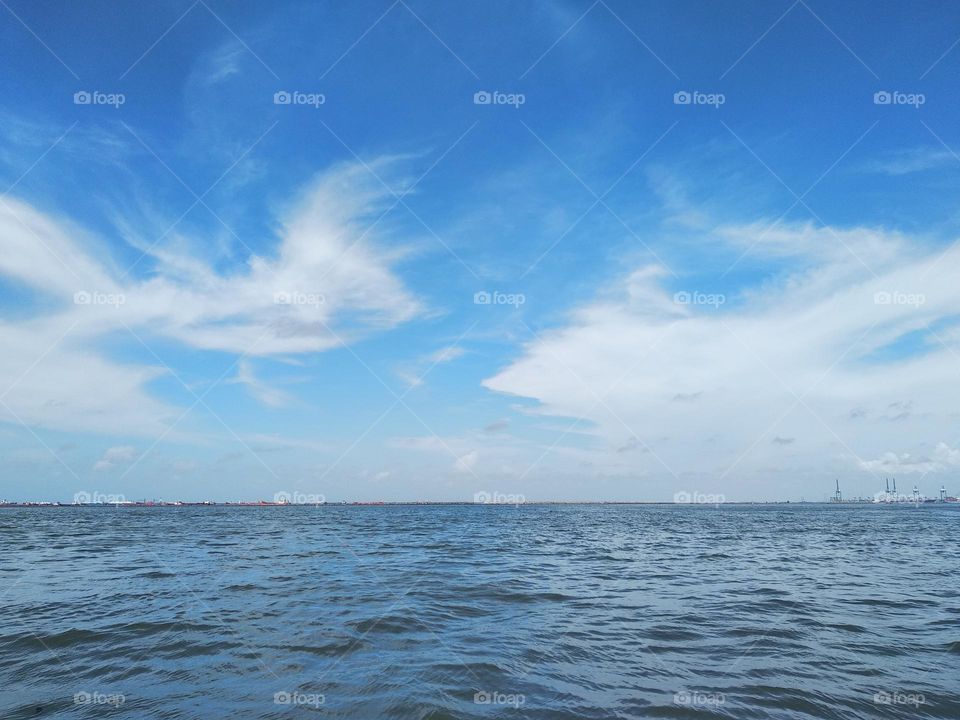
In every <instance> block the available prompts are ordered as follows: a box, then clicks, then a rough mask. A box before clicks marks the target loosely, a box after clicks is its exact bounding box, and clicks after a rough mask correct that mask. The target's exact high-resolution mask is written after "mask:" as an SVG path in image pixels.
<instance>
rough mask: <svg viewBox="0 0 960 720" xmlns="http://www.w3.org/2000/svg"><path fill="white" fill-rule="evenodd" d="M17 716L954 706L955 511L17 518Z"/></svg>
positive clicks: (909, 714)
mask: <svg viewBox="0 0 960 720" xmlns="http://www.w3.org/2000/svg"><path fill="white" fill-rule="evenodd" d="M0 541H2V545H0V547H2V548H3V553H2V557H0V717H3V718H21V717H23V718H27V717H30V718H33V717H56V718H93V717H97V718H120V717H129V718H170V719H173V718H228V717H229V718H293V717H316V718H322V717H336V718H364V719H367V718H371V719H375V718H495V717H496V718H501V717H502V718H551V719H552V718H709V717H722V718H737V719H738V720H739V719H746V718H843V719H845V720H846V719H850V718H897V717H904V718H951V719H954V720H955V719H956V718H960V698H958V693H960V581H958V573H957V565H958V547H960V507H949V506H939V507H932V506H927V507H919V508H913V507H830V506H805V507H797V506H792V507H784V506H768V507H731V506H727V507H720V508H714V507H691V506H686V507H670V506H663V507H660V506H644V507H638V506H521V507H503V506H449V507H439V506H433V507H409V506H394V507H274V508H126V509H110V508H74V507H65V508H46V509H4V510H0Z"/></svg>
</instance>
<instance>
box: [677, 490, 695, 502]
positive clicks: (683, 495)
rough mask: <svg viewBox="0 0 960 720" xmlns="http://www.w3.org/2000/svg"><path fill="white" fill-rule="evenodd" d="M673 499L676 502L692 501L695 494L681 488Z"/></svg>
mask: <svg viewBox="0 0 960 720" xmlns="http://www.w3.org/2000/svg"><path fill="white" fill-rule="evenodd" d="M673 501H674V502H675V503H690V502H693V496H692V495H691V494H690V493H688V492H687V491H686V490H681V491H680V492H678V493H674V495H673Z"/></svg>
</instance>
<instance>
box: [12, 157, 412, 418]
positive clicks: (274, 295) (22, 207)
mask: <svg viewBox="0 0 960 720" xmlns="http://www.w3.org/2000/svg"><path fill="white" fill-rule="evenodd" d="M375 165H377V164H375ZM378 167H379V165H378ZM381 170H382V167H381ZM387 195H388V193H387V191H386V190H385V189H384V188H383V187H382V186H381V185H380V184H379V183H377V182H376V181H375V180H373V178H372V177H371V176H370V174H369V172H368V171H367V170H366V169H365V168H363V167H362V166H358V165H344V166H340V167H337V168H335V169H333V170H331V171H329V172H327V173H324V174H322V175H320V176H319V177H317V179H316V180H315V181H314V182H313V183H312V184H311V185H310V186H309V187H308V188H306V189H305V190H304V191H303V193H302V194H301V197H300V198H299V199H298V200H297V201H296V202H294V203H293V204H292V205H291V207H290V209H289V211H288V212H287V213H286V214H285V215H284V216H283V217H282V218H281V219H280V222H279V231H278V240H277V242H276V244H275V248H274V250H273V251H272V252H271V253H270V254H263V255H257V254H253V255H251V256H250V257H249V259H248V260H247V262H246V265H245V266H244V267H242V268H239V269H234V270H231V271H223V270H220V269H217V268H214V267H213V266H211V265H209V264H206V263H205V262H203V261H201V260H199V259H197V257H196V256H194V255H191V254H188V253H185V252H174V251H171V250H169V249H168V248H166V247H161V246H158V247H150V248H147V252H148V253H149V262H150V264H151V265H152V267H151V268H150V272H149V274H144V275H143V276H141V277H134V276H133V275H132V273H130V272H129V271H126V272H125V271H123V270H122V269H119V268H118V266H117V264H116V262H114V261H113V260H111V259H110V256H109V255H108V254H107V253H106V252H105V251H104V250H103V247H104V244H103V243H102V242H101V241H100V239H99V238H97V237H95V236H94V235H92V234H91V233H88V232H85V231H84V230H82V229H81V228H78V227H77V226H75V225H74V224H72V223H70V222H68V221H66V220H63V219H59V218H54V217H51V216H49V215H47V214H45V213H43V212H41V211H39V210H37V209H36V208H34V207H32V206H31V205H29V204H27V203H25V202H21V201H17V200H13V199H10V198H7V199H4V200H3V202H2V203H0V275H2V276H4V277H5V278H7V279H8V280H10V281H12V282H13V283H14V287H15V288H16V289H17V290H18V291H22V292H29V293H32V294H35V295H37V296H38V297H40V298H42V301H41V302H40V303H39V304H38V305H37V306H36V307H37V309H36V311H35V312H34V313H33V314H30V315H28V316H27V317H25V318H16V319H14V318H10V317H7V318H6V319H4V320H3V321H0V345H2V346H3V347H4V348H6V350H5V352H4V353H3V354H2V355H0V374H2V375H3V377H6V378H10V379H11V383H12V385H10V386H9V387H8V388H0V400H2V401H3V404H0V417H4V418H5V419H7V420H10V421H13V422H23V423H25V424H27V425H29V426H42V427H48V428H55V429H61V430H91V431H96V432H103V433H117V434H120V435H153V436H156V435H159V434H161V433H162V432H163V431H164V429H165V428H166V427H168V425H169V423H170V422H171V420H172V419H173V418H175V417H176V416H177V415H179V412H178V411H177V409H176V408H173V407H170V406H168V405H166V404H165V403H163V402H161V401H159V400H157V399H155V398H154V397H153V396H151V394H150V393H149V391H148V389H147V385H148V384H149V382H150V381H151V380H154V379H156V378H158V377H160V376H161V375H163V374H165V373H166V372H167V369H166V368H165V367H164V366H163V365H162V363H160V361H159V360H157V362H156V363H153V362H151V363H150V364H149V365H136V364H130V363H120V362H118V361H115V360H112V359H110V357H108V355H107V354H106V353H105V352H102V351H100V350H99V349H98V347H97V344H98V343H99V342H100V341H102V340H103V339H105V338H107V337H110V336H120V337H125V339H126V340H130V341H132V342H137V341H135V340H133V338H134V337H135V338H138V339H139V340H140V341H143V342H144V343H145V344H147V345H149V344H150V342H151V339H152V338H155V337H158V336H159V337H165V338H167V339H171V340H174V341H177V342H179V343H182V344H183V345H185V346H187V347H191V348H197V349H201V350H214V351H223V352H227V353H232V354H235V355H237V356H239V357H241V358H242V357H254V356H269V355H289V354H297V353H312V352H322V351H324V350H328V349H330V348H334V347H338V346H340V345H342V344H345V343H351V342H354V341H356V340H357V339H359V338H361V337H364V336H366V335H368V334H370V333H372V332H377V331H383V330H387V329H389V328H393V327H395V326H397V325H399V324H401V323H404V322H407V321H409V320H411V319H412V318H414V317H416V316H417V315H418V313H420V312H421V310H422V305H421V303H420V302H419V301H418V300H417V299H416V298H415V297H414V296H413V294H412V293H411V292H410V291H408V290H407V288H406V287H405V285H404V283H403V281H402V280H401V279H400V278H399V276H398V275H397V274H396V272H395V271H394V269H393V266H394V264H395V263H396V262H398V261H399V260H400V259H401V257H402V255H403V253H404V248H402V247H396V246H394V247H388V246H386V245H385V244H383V243H378V242H375V241H374V239H373V236H372V233H370V232H368V230H369V227H370V225H371V223H372V222H373V219H374V218H375V216H376V213H377V212H378V211H382V208H383V205H384V202H385V200H386V198H387ZM139 269H142V268H139ZM131 336H132V337H131ZM236 379H237V381H239V382H242V383H243V384H245V385H246V386H247V387H248V388H250V389H251V390H252V391H253V392H254V394H256V395H257V396H258V397H259V399H260V400H262V401H263V402H266V403H267V404H269V405H277V404H280V403H282V400H283V398H282V396H281V395H280V394H278V393H277V392H276V391H274V390H272V389H268V388H266V387H265V386H264V385H263V384H262V383H259V381H256V379H255V378H254V377H253V375H252V371H251V366H250V365H249V364H247V363H241V365H240V368H239V373H238V375H237V377H236Z"/></svg>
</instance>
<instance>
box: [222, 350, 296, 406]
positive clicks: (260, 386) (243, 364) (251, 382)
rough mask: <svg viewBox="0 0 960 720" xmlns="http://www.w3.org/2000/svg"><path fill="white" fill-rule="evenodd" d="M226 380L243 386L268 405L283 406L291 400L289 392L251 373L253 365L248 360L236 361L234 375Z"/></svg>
mask: <svg viewBox="0 0 960 720" xmlns="http://www.w3.org/2000/svg"><path fill="white" fill-rule="evenodd" d="M227 382H228V383H232V384H240V385H243V386H245V387H246V388H247V390H249V392H250V394H251V395H253V397H255V398H256V399H257V400H259V401H260V402H261V403H263V404H264V405H267V406H269V407H274V408H278V407H284V406H285V405H289V404H290V402H291V401H292V400H293V398H292V397H291V396H290V394H289V393H287V392H284V391H283V390H278V389H277V388H274V387H271V386H270V385H268V384H267V383H265V382H263V381H262V380H259V379H257V377H256V376H255V375H254V373H253V365H252V363H251V362H250V361H249V360H241V361H240V362H238V363H237V375H236V377H234V378H232V379H230V380H228V381H227Z"/></svg>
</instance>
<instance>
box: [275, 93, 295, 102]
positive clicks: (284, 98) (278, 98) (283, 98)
mask: <svg viewBox="0 0 960 720" xmlns="http://www.w3.org/2000/svg"><path fill="white" fill-rule="evenodd" d="M292 99H293V97H292V96H291V95H290V93H288V92H287V91H286V90H277V92H275V93H274V94H273V104H274V105H289V104H290V102H291V100H292Z"/></svg>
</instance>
